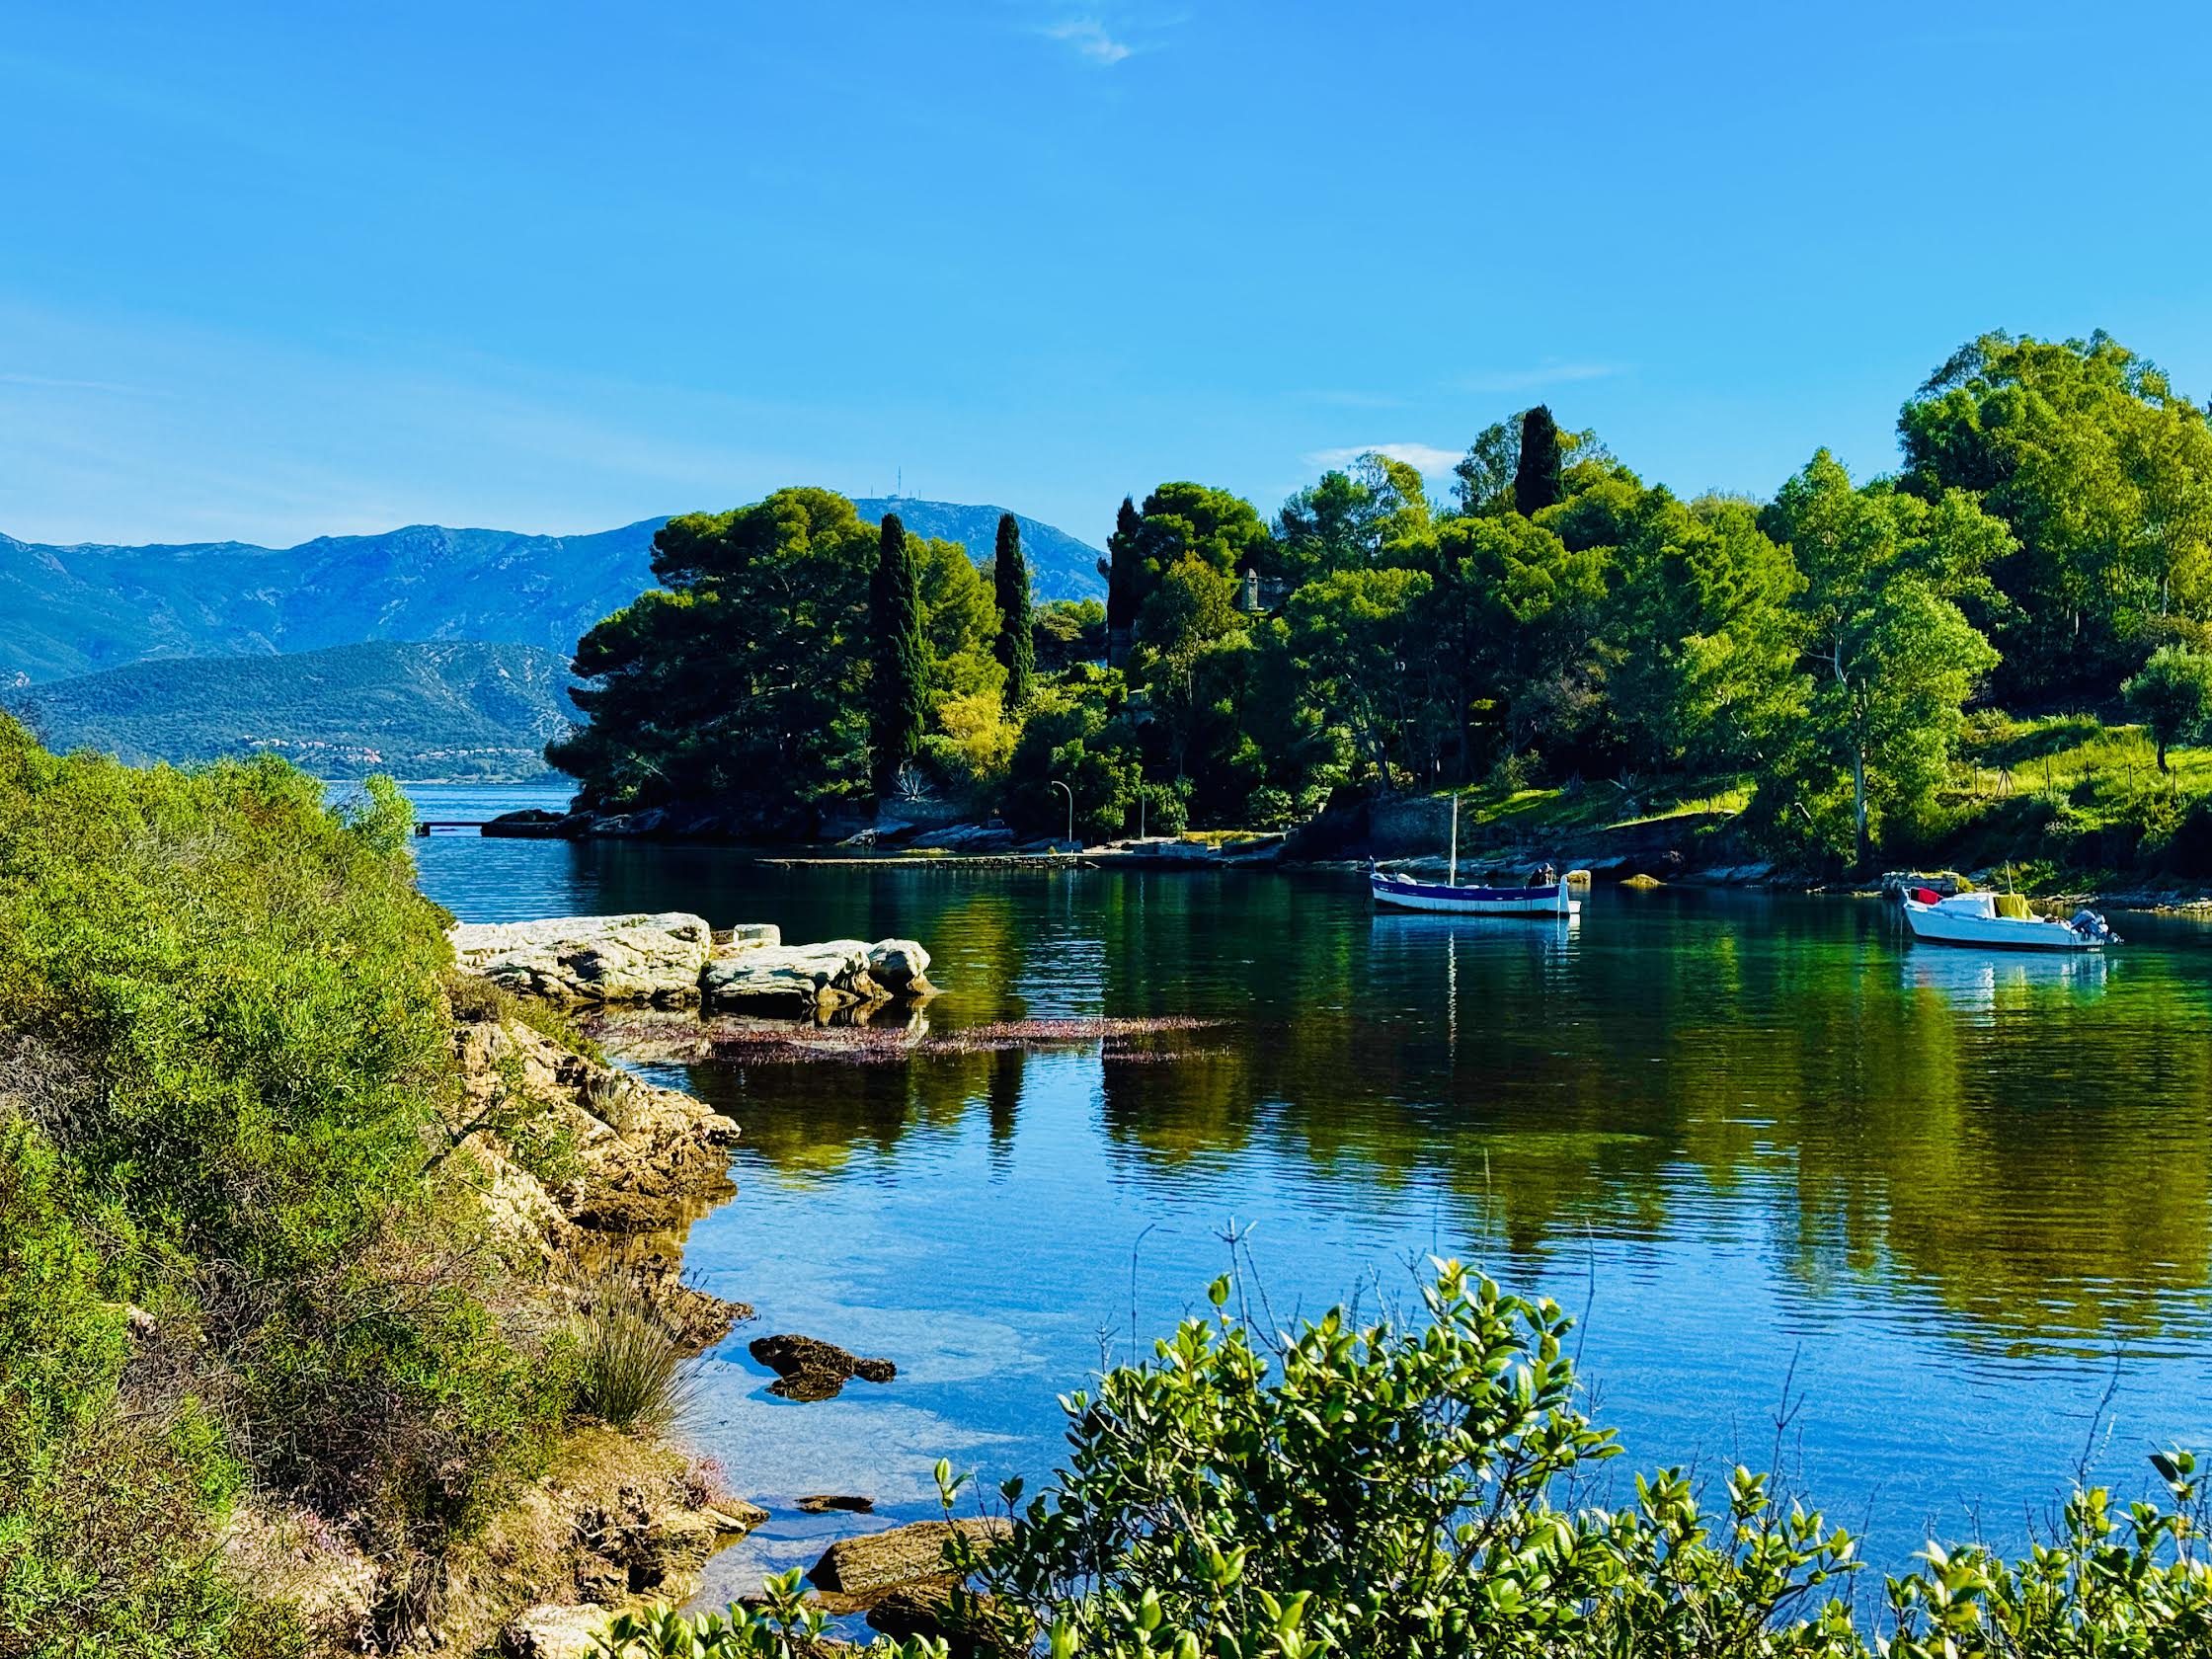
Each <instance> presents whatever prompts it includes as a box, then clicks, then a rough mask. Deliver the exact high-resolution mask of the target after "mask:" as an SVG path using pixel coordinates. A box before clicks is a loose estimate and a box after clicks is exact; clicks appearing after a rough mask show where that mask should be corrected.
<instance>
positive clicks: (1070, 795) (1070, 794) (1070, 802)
mask: <svg viewBox="0 0 2212 1659" xmlns="http://www.w3.org/2000/svg"><path fill="white" fill-rule="evenodd" d="M1052 785H1053V787H1054V788H1055V789H1057V790H1059V791H1060V792H1061V793H1062V794H1063V795H1065V796H1067V840H1068V843H1069V844H1070V845H1072V844H1073V843H1074V840H1075V792H1074V791H1073V790H1072V789H1070V788H1068V787H1067V785H1066V784H1065V783H1062V782H1061V781H1060V779H1058V778H1054V779H1053V780H1052Z"/></svg>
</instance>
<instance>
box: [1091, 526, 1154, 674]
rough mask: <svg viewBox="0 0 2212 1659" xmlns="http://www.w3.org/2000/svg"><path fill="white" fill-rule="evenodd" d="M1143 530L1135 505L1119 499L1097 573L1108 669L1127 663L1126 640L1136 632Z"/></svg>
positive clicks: (1141, 585)
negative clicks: (1101, 587)
mask: <svg viewBox="0 0 2212 1659" xmlns="http://www.w3.org/2000/svg"><path fill="white" fill-rule="evenodd" d="M1144 529H1145V517H1144V514H1141V513H1139V512H1138V511H1137V503H1136V502H1134V501H1133V500H1131V499H1130V498H1129V497H1128V496H1124V497H1122V510H1121V512H1120V514H1117V515H1116V516H1115V519H1114V533H1113V534H1112V535H1110V536H1108V537H1107V538H1106V551H1107V554H1108V559H1107V561H1106V563H1105V565H1104V568H1103V570H1102V572H1101V574H1102V575H1104V577H1105V578H1106V666H1107V667H1108V668H1110V669H1118V668H1120V667H1121V666H1122V665H1123V664H1124V663H1126V662H1127V661H1129V646H1130V641H1131V640H1132V639H1133V638H1135V636H1136V633H1137V606H1138V595H1139V594H1140V593H1143V591H1144V583H1145V556H1144V554H1143V552H1142V551H1141V550H1140V545H1139V544H1140V539H1141V538H1142V536H1143V534H1144Z"/></svg>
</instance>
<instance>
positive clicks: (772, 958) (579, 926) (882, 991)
mask: <svg viewBox="0 0 2212 1659" xmlns="http://www.w3.org/2000/svg"><path fill="white" fill-rule="evenodd" d="M447 936H448V937H449V938H450V939H451V941H452V945H453V956H454V960H455V961H456V962H457V963H458V964H459V965H460V967H461V970H462V971H463V972H464V973H469V974H475V975H479V976H481V977H482V978H484V979H486V980H489V981H491V982H492V983H493V984H494V985H496V986H499V987H500V988H503V989H506V990H509V991H513V992H514V994H516V995H518V996H535V997H539V998H542V999H543V1000H545V1001H548V1002H552V1003H555V1004H557V1005H559V1006H561V1007H564V1008H581V1007H609V1006H621V1005H632V1006H636V1005H643V1006H649V1007H655V1008H703V1009H705V1010H707V1011H708V1012H730V1013H759V1012H791V1013H799V1012H813V1011H815V1010H819V1009H836V1008H850V1007H855V1006H859V1005H863V1004H875V1003H881V1002H892V1001H909V1002H911V1001H919V1000H922V999H925V998H927V997H929V996H932V995H934V994H935V993H936V988H935V987H934V986H932V985H931V984H930V983H929V978H928V975H929V953H928V952H927V951H926V950H924V949H922V947H921V946H920V945H919V944H918V943H916V942H915V941H914V940H912V939H878V940H877V941H876V942H875V943H873V944H868V943H865V942H863V941H862V940H859V939H831V940H829V941H827V942H825V943H822V944H816V945H786V944H785V943H783V940H782V937H781V934H780V933H779V931H778V930H777V929H776V928H775V927H774V926H772V925H755V926H745V927H731V928H723V929H720V930H717V929H715V928H713V927H710V926H709V925H708V924H707V922H706V920H705V918H703V917H701V916H696V915H692V914H691V913H690V912H688V911H685V910H667V911H662V912H660V913H658V914H652V915H646V914H632V915H609V916H553V917H549V918H547V919H545V920H542V921H513V922H484V923H463V924H461V925H459V926H457V927H454V928H452V929H451V930H450V932H449V933H448V935H447Z"/></svg>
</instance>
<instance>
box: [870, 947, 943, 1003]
mask: <svg viewBox="0 0 2212 1659" xmlns="http://www.w3.org/2000/svg"><path fill="white" fill-rule="evenodd" d="M928 972H929V953H928V952H927V951H925V950H923V949H922V948H921V946H920V945H919V944H917V943H916V942H915V941H913V940H912V939H878V940H877V941H876V942H875V943H874V944H872V945H870V946H869V947H868V977H869V978H870V979H872V980H874V981H875V982H876V984H878V985H880V986H882V987H883V988H884V989H886V990H888V991H890V992H891V994H892V995H894V996H924V995H927V994H928V993H929V991H930V990H932V989H933V988H934V987H932V986H931V985H930V983H929V981H928V980H927V979H926V978H924V977H923V976H925V975H926V974H927V973H928Z"/></svg>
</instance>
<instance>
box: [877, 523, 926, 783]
mask: <svg viewBox="0 0 2212 1659" xmlns="http://www.w3.org/2000/svg"><path fill="white" fill-rule="evenodd" d="M868 596H869V608H870V612H871V615H870V621H871V624H872V626H871V631H870V637H871V638H872V640H873V642H874V646H875V651H874V662H873V667H874V679H873V684H872V685H871V687H870V696H871V704H872V706H871V710H870V713H871V721H870V727H871V737H872V738H873V741H874V767H875V782H876V800H877V802H878V803H879V804H880V803H882V802H883V801H885V800H887V799H889V798H890V796H891V794H892V792H893V790H894V789H895V788H896V787H897V785H898V781H899V771H900V768H901V767H903V766H904V765H906V763H907V762H908V761H909V760H911V759H912V758H913V757H914V753H915V751H917V750H919V749H920V747H921V717H922V700H921V694H922V674H923V669H924V660H923V656H922V644H921V572H920V569H919V567H917V566H916V565H915V563H914V556H913V550H912V549H911V548H910V547H909V546H908V544H907V526H906V525H905V524H903V523H901V522H900V519H899V514H896V513H887V514H884V518H883V537H882V540H881V541H880V542H878V544H877V552H876V576H875V581H874V583H873V585H872V586H871V588H870V591H869V595H868Z"/></svg>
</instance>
